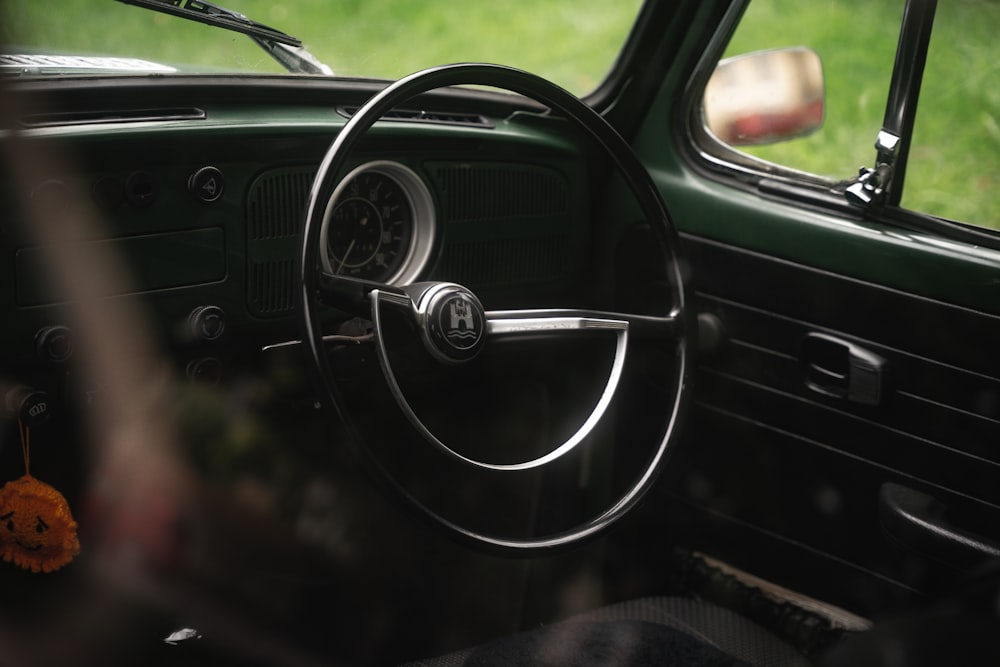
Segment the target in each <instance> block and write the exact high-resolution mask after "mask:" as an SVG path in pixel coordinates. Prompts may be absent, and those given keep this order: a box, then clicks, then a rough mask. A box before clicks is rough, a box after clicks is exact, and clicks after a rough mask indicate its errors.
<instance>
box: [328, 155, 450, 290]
mask: <svg viewBox="0 0 1000 667" xmlns="http://www.w3.org/2000/svg"><path fill="white" fill-rule="evenodd" d="M434 224H435V223H434V205H433V201H432V199H431V195H430V192H429V191H428V190H427V186H426V185H425V184H424V182H423V181H422V180H421V179H420V177H419V176H417V175H416V173H414V171H413V170H412V169H410V168H409V167H406V166H404V165H402V164H400V163H398V162H389V161H378V162H369V163H366V164H363V165H361V166H360V167H357V168H356V169H354V170H353V171H352V172H351V173H349V174H348V175H347V176H346V177H345V178H344V179H343V180H342V181H341V183H340V185H338V186H337V189H336V190H335V191H334V193H333V196H332V197H331V198H330V202H329V203H328V205H327V208H326V213H325V215H324V217H323V227H322V230H321V232H320V242H321V243H322V244H323V246H322V247H323V248H324V252H323V253H322V261H323V268H324V269H326V270H327V271H328V272H330V273H333V274H336V275H342V276H348V277H352V278H363V279H365V280H373V281H377V282H383V283H393V284H406V283H409V282H412V281H413V280H414V279H415V278H416V277H417V276H418V275H419V274H420V272H421V271H422V270H423V269H424V268H425V267H426V264H427V260H428V259H429V257H430V253H431V249H432V247H433V242H434Z"/></svg>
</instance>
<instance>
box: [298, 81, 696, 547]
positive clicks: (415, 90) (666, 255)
mask: <svg viewBox="0 0 1000 667" xmlns="http://www.w3.org/2000/svg"><path fill="white" fill-rule="evenodd" d="M459 85H479V86H490V87H494V88H498V89H503V90H507V91H510V92H514V93H518V94H521V95H523V96H525V97H527V98H529V99H533V100H535V101H537V102H540V103H541V104H543V105H545V106H546V107H548V108H550V109H553V110H555V111H557V112H559V113H560V114H562V115H564V116H565V117H567V118H568V119H569V120H571V121H573V122H574V123H576V124H577V125H578V126H579V127H580V128H582V129H583V130H584V131H585V132H586V134H587V135H589V137H590V138H591V139H592V140H593V141H594V142H595V143H596V144H597V145H598V146H600V148H601V149H602V150H603V151H604V153H605V154H606V155H607V156H608V157H609V158H610V159H611V160H612V163H613V164H614V166H615V167H616V168H617V171H618V174H620V176H621V178H622V179H623V180H624V182H625V184H626V185H627V186H628V188H629V189H630V190H631V192H632V194H633V195H634V197H635V199H636V202H637V204H638V206H639V208H640V210H641V211H642V213H643V215H644V216H645V219H646V222H647V223H648V224H649V226H650V227H651V228H652V230H653V232H654V235H655V237H656V238H657V240H658V242H659V245H660V249H661V251H662V253H663V260H664V262H665V268H666V270H667V273H668V282H669V285H670V297H671V300H672V311H671V313H670V314H669V315H670V317H671V318H672V321H673V322H674V331H675V334H674V339H675V340H674V344H675V363H676V366H675V372H674V374H673V382H674V387H673V391H672V394H671V395H672V397H673V398H672V402H671V405H670V406H669V407H667V406H665V408H666V413H667V414H666V417H665V419H664V421H665V428H664V430H663V434H662V438H661V440H660V442H659V443H658V445H656V447H655V450H654V451H653V453H652V455H651V456H650V458H649V460H648V464H647V465H646V466H645V468H644V469H643V470H642V472H641V473H640V474H639V476H638V477H637V479H636V480H635V481H634V482H633V483H632V484H631V485H630V486H629V487H628V489H627V491H626V492H625V493H624V494H623V495H621V496H620V497H619V498H618V499H617V500H616V501H614V502H613V503H612V504H611V505H610V506H609V507H608V508H607V509H606V510H604V511H603V512H601V513H600V514H598V515H597V516H594V517H592V518H590V519H589V520H586V521H584V522H582V523H580V524H578V525H576V526H574V527H572V528H570V529H567V530H564V531H561V532H558V533H553V534H547V535H541V536H537V537H531V538H506V537H501V536H496V535H488V534H484V533H481V532H477V531H474V530H471V529H469V528H468V527H466V526H463V525H459V524H458V523H456V522H453V521H451V520H450V519H448V518H446V517H444V516H442V515H441V514H439V513H438V512H436V511H434V510H433V509H431V508H429V507H428V506H427V505H425V504H424V503H422V502H421V501H420V500H419V499H417V498H416V497H414V496H413V495H412V494H411V493H410V492H409V491H408V490H407V489H405V488H404V487H403V486H402V485H401V484H399V483H398V481H397V480H396V479H394V478H393V476H392V475H391V474H390V473H389V471H387V470H386V469H385V467H384V466H383V465H382V463H381V462H380V461H379V460H378V459H377V457H375V456H374V455H373V454H372V453H371V451H370V450H369V449H368V448H366V447H365V446H364V445H363V442H364V440H363V437H362V436H361V434H360V433H358V432H357V429H356V428H355V426H354V425H353V420H352V418H351V415H350V414H349V413H348V411H347V410H346V409H345V408H344V404H345V402H344V401H343V400H342V397H341V393H340V390H339V388H338V385H337V382H336V381H335V380H334V374H333V372H332V369H331V367H330V363H329V358H328V354H327V351H326V344H325V343H324V340H323V337H324V334H323V329H322V322H321V318H320V316H319V310H320V302H321V292H322V289H323V286H322V279H323V277H322V276H321V272H320V271H319V270H318V268H317V267H318V266H319V253H320V252H321V251H322V248H321V244H320V243H319V238H320V230H321V227H322V224H323V216H324V211H325V209H326V204H327V202H326V201H325V200H324V197H325V196H326V195H327V194H328V193H329V192H330V191H331V188H330V186H331V185H332V184H335V183H337V182H339V180H340V179H341V178H343V177H344V175H345V174H346V172H347V166H348V159H349V156H350V155H351V153H352V152H353V149H354V148H355V147H356V145H357V143H358V141H359V140H360V139H361V137H362V136H363V135H364V134H365V132H367V130H368V129H370V128H371V127H372V125H374V124H375V122H376V121H377V120H378V119H379V118H381V117H382V116H383V115H385V114H386V113H387V112H389V111H390V110H391V109H393V108H395V107H398V106H400V105H401V104H403V103H405V102H407V101H408V100H410V99H412V98H413V97H415V96H417V95H420V94H422V93H426V92H429V91H432V90H436V89H438V88H443V87H448V86H459ZM301 238H302V244H301V247H300V252H299V255H298V276H299V281H300V284H299V289H298V290H297V294H296V296H297V301H298V309H297V311H298V315H299V318H300V324H301V327H302V330H303V337H304V339H305V342H306V344H307V346H308V350H309V354H310V355H311V359H312V362H313V367H314V370H315V371H316V375H317V376H318V381H319V384H320V388H321V390H322V392H323V394H324V398H326V399H327V400H325V401H323V404H324V406H325V407H329V408H331V409H332V410H333V411H334V412H335V413H336V415H337V417H339V419H340V420H341V422H342V423H343V424H344V425H345V426H346V430H347V432H348V438H349V439H350V441H351V443H352V444H353V445H354V446H355V448H356V449H357V450H358V452H359V453H360V454H361V456H362V457H363V459H364V460H365V461H366V462H367V463H368V464H370V465H371V467H372V468H373V469H374V470H375V471H376V473H377V475H378V477H379V479H380V481H381V482H383V483H384V485H385V486H387V487H388V488H389V489H390V491H391V492H392V493H395V494H398V496H399V497H401V498H403V499H404V500H405V501H407V503H408V504H410V505H411V506H413V507H415V508H417V509H418V510H419V511H420V513H421V514H422V515H423V516H425V517H426V518H429V519H430V520H431V521H432V522H433V523H435V524H438V525H439V526H442V527H444V528H445V529H447V530H448V531H449V532H451V533H452V534H453V535H455V536H458V537H459V538H461V539H463V540H465V541H468V542H471V543H472V544H473V545H475V546H478V547H483V548H486V549H488V550H491V551H501V552H508V553H519V554H525V553H529V554H534V553H540V552H545V551H551V550H554V549H558V548H562V547H566V546H569V545H572V544H575V543H578V542H580V541H582V540H584V539H587V538H590V537H593V536H595V535H597V534H599V533H601V532H603V531H604V530H605V529H607V528H608V527H610V526H611V525H612V524H613V523H615V522H616V521H618V520H619V519H620V518H621V517H622V516H624V515H625V514H626V513H627V512H628V511H629V510H631V509H632V508H634V507H635V506H636V505H637V504H638V503H639V501H640V500H641V499H642V498H643V497H644V496H645V494H646V493H647V492H648V491H649V489H650V488H651V487H652V485H653V483H654V482H655V480H656V478H657V477H658V475H659V473H660V471H661V470H662V469H663V466H664V464H665V462H666V459H667V458H668V455H669V453H670V452H671V451H672V445H673V444H674V443H675V441H676V439H677V434H678V431H679V427H680V421H681V417H682V414H683V411H684V409H683V408H684V405H685V404H686V402H687V395H688V390H687V388H688V384H689V373H690V367H691V359H690V357H691V354H692V348H691V345H690V344H689V340H690V335H689V333H690V328H691V321H690V318H689V317H688V315H687V307H686V298H685V290H684V283H683V279H682V275H681V262H680V257H679V254H678V248H679V241H678V236H677V231H676V229H675V228H674V226H673V223H672V221H671V219H670V216H669V214H668V212H667V208H666V205H665V204H664V202H663V200H662V198H661V197H660V194H659V191H658V190H657V189H656V187H655V185H654V183H653V181H652V179H651V178H650V177H649V174H648V173H647V172H646V170H645V168H644V167H643V165H642V163H641V162H640V161H639V159H638V158H637V157H636V155H635V154H634V153H633V152H632V150H631V148H630V147H629V146H628V144H627V143H626V142H625V140H624V139H623V138H622V137H621V136H620V135H619V134H618V133H617V132H616V131H615V130H614V129H613V128H612V127H611V126H610V125H609V124H608V123H607V122H606V121H605V120H604V119H603V117H601V116H600V115H599V114H597V113H596V112H595V111H594V110H593V109H592V108H591V107H589V106H587V105H586V104H585V103H583V102H582V101H581V100H579V99H578V98H576V97H575V96H573V95H572V94H570V93H568V92H567V91H565V90H563V89H562V88H560V87H559V86H557V85H555V84H553V83H551V82H549V81H547V80H545V79H543V78H541V77H538V76H536V75H533V74H529V73H527V72H524V71H521V70H517V69H514V68H510V67H505V66H499V65H490V64H481V63H463V64H456V65H445V66H441V67H436V68H431V69H427V70H423V71H420V72H417V73H415V74H412V75H410V76H407V77H405V78H403V79H400V80H398V81H396V82H395V83H393V84H390V85H389V86H387V87H386V88H385V89H383V90H382V91H381V92H379V93H377V94H376V95H374V96H373V97H372V98H371V99H370V100H369V101H368V102H367V103H366V104H365V105H363V106H362V107H361V108H360V109H359V110H358V111H357V112H356V113H355V114H354V115H353V116H352V118H351V119H350V120H349V121H348V122H347V123H346V124H345V126H344V127H343V128H342V129H341V131H340V132H339V133H338V135H337V137H336V139H335V140H334V141H333V143H332V144H331V146H330V148H329V149H328V150H327V152H326V154H325V156H324V158H323V161H322V163H321V165H320V168H319V171H318V173H317V175H316V178H315V181H314V182H313V186H312V188H311V190H310V195H309V202H308V206H307V212H306V220H305V224H304V229H303V235H302V237H301ZM373 319H374V318H373Z"/></svg>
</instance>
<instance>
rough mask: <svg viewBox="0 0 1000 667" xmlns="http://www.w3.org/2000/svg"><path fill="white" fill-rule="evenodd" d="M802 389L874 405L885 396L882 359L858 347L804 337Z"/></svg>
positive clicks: (821, 336) (822, 336)
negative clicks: (805, 388) (804, 384)
mask: <svg viewBox="0 0 1000 667" xmlns="http://www.w3.org/2000/svg"><path fill="white" fill-rule="evenodd" d="M800 359H801V362H802V369H803V373H804V376H805V383H806V386H807V387H809V388H810V389H812V390H813V391H816V392H819V393H820V394H824V395H826V396H833V397H835V398H843V399H845V400H848V401H851V402H853V403H860V404H862V405H878V404H879V403H881V402H882V398H883V397H884V394H885V369H886V360H885V359H883V358H882V357H880V356H879V355H877V354H875V353H874V352H871V351H870V350H866V349H864V348H863V347H861V346H859V345H855V344H854V343H851V342H848V341H846V340H841V339H840V338H837V337H835V336H830V335H828V334H821V333H810V334H807V335H806V337H805V339H803V341H802V350H801V356H800Z"/></svg>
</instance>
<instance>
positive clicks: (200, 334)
mask: <svg viewBox="0 0 1000 667" xmlns="http://www.w3.org/2000/svg"><path fill="white" fill-rule="evenodd" d="M188 326H189V327H190V329H191V334H192V335H193V336H194V337H195V338H197V339H200V340H207V341H211V340H218V339H219V338H221V337H222V334H223V333H225V331H226V312H225V311H224V310H222V308H220V307H218V306H198V307H197V308H195V309H194V310H192V311H191V314H190V315H188Z"/></svg>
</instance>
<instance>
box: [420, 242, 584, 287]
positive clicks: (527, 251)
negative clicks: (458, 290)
mask: <svg viewBox="0 0 1000 667" xmlns="http://www.w3.org/2000/svg"><path fill="white" fill-rule="evenodd" d="M572 247H573V246H572V245H571V244H570V243H569V241H568V240H567V239H566V238H565V237H562V236H555V237H541V238H525V239H493V240H489V241H482V242H469V243H458V244H454V245H450V246H448V248H447V249H446V250H445V252H444V254H443V255H442V257H441V261H440V262H439V263H438V266H437V269H436V270H435V272H434V273H435V274H436V275H439V276H441V277H442V279H445V278H447V279H448V280H453V281H455V282H458V283H462V284H464V285H469V286H474V287H476V288H484V287H496V286H503V287H511V286H513V285H529V284H537V283H542V282H547V281H552V280H560V279H563V278H565V277H566V275H567V272H568V271H570V270H571V268H572V267H571V261H570V260H571V256H570V250H571V249H572Z"/></svg>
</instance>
